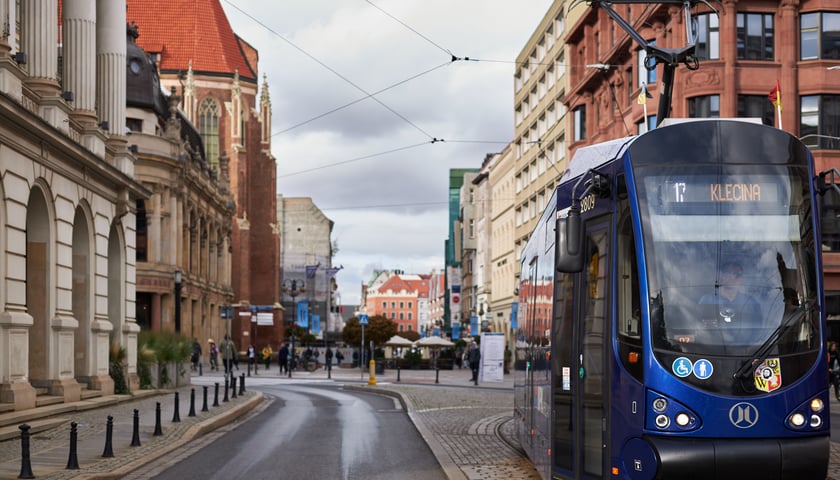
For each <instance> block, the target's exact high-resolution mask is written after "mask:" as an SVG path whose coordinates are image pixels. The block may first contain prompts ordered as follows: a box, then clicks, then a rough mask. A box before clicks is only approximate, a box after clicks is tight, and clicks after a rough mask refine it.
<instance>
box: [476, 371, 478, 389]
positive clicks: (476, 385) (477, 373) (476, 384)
mask: <svg viewBox="0 0 840 480" xmlns="http://www.w3.org/2000/svg"><path fill="white" fill-rule="evenodd" d="M475 385H476V386H478V373H476V374H475Z"/></svg>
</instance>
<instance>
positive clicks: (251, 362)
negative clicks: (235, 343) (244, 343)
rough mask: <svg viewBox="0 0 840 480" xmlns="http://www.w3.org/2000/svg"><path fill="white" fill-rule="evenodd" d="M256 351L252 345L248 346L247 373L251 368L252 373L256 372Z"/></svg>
mask: <svg viewBox="0 0 840 480" xmlns="http://www.w3.org/2000/svg"><path fill="white" fill-rule="evenodd" d="M256 362H257V349H256V348H254V344H253V343H252V344H251V345H248V371H250V369H251V368H252V367H253V368H254V371H255V372H256V371H257V368H256V367H257V363H256Z"/></svg>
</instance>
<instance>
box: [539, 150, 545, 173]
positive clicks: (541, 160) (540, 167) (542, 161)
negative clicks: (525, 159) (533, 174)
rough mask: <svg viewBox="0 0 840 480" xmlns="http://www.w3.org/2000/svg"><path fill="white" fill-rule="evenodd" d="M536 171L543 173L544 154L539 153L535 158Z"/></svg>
mask: <svg viewBox="0 0 840 480" xmlns="http://www.w3.org/2000/svg"><path fill="white" fill-rule="evenodd" d="M537 171H538V172H539V174H540V175H542V174H543V173H545V154H543V153H541V154H540V156H539V158H537Z"/></svg>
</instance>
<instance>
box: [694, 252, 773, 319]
mask: <svg viewBox="0 0 840 480" xmlns="http://www.w3.org/2000/svg"><path fill="white" fill-rule="evenodd" d="M742 277H743V269H742V268H741V265H740V264H739V263H737V262H735V261H731V260H730V261H727V262H725V263H724V264H723V265H721V268H720V274H719V280H718V282H717V283H716V284H715V293H714V294H707V295H704V296H703V298H701V299H700V303H701V304H713V305H717V306H718V310H719V314H720V318H719V319H718V325H721V324H723V325H724V326H726V325H727V324H731V323H733V322H738V326H739V327H741V328H743V327H747V326H749V325H748V324H745V323H743V322H749V324H752V325H753V326H760V325H761V323H762V318H761V306H760V305H759V303H758V301H756V299H755V298H754V297H753V296H752V295H750V294H749V293H747V292H745V291H744V286H743V284H742V280H743V278H742Z"/></svg>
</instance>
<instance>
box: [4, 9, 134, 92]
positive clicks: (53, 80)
mask: <svg viewBox="0 0 840 480" xmlns="http://www.w3.org/2000/svg"><path fill="white" fill-rule="evenodd" d="M20 7H21V11H22V14H21V16H22V17H23V18H22V19H21V20H22V22H21V23H22V26H23V32H21V33H22V35H21V51H23V52H24V53H26V57H27V58H26V70H27V71H28V72H29V79H28V81H27V83H28V84H29V85H30V86H31V87H32V89H33V90H35V91H36V92H37V93H39V94H40V95H41V96H57V95H58V92H59V86H58V0H28V1H26V2H21V5H20ZM123 47H124V46H123ZM123 68H125V67H123Z"/></svg>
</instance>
